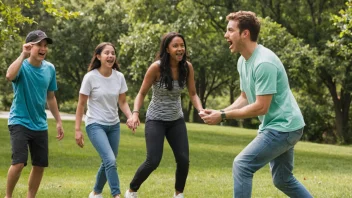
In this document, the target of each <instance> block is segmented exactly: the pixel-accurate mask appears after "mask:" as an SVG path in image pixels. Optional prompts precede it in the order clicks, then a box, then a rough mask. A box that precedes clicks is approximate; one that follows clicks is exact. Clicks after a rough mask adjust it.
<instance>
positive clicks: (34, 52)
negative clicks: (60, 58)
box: [30, 39, 48, 62]
mask: <svg viewBox="0 0 352 198" xmlns="http://www.w3.org/2000/svg"><path fill="white" fill-rule="evenodd" d="M47 53H48V42H47V40H45V39H43V40H41V41H40V42H38V43H36V44H33V46H32V48H31V55H30V59H31V60H32V61H33V62H41V61H42V60H44V59H45V56H46V54H47Z"/></svg>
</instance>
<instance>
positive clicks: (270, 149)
mask: <svg viewBox="0 0 352 198" xmlns="http://www.w3.org/2000/svg"><path fill="white" fill-rule="evenodd" d="M302 135H303V128H302V129H299V130H297V131H292V132H279V131H274V130H265V131H263V132H260V133H258V135H257V136H256V138H255V139H254V140H253V141H252V142H251V143H250V144H248V146H247V147H246V148H245V149H243V151H242V152H241V153H240V154H238V155H237V157H236V158H235V160H234V162H233V179H234V197H236V198H246V197H251V194H252V180H253V174H254V173H255V172H256V171H257V170H259V169H260V168H262V167H263V166H265V165H266V164H267V163H269V164H270V170H271V175H272V178H273V183H274V185H275V187H276V188H278V189H279V190H281V191H282V192H283V193H285V194H286V195H287V196H289V197H291V198H294V197H297V198H310V197H312V195H311V194H310V193H309V192H308V190H307V189H306V188H305V187H304V186H303V185H302V184H301V183H300V182H299V181H298V180H297V179H296V178H295V177H294V176H293V173H292V170H293V158H294V151H293V148H294V145H295V144H296V143H297V142H298V141H299V140H300V138H301V137H302Z"/></svg>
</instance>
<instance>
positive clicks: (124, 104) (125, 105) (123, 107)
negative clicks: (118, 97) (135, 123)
mask: <svg viewBox="0 0 352 198" xmlns="http://www.w3.org/2000/svg"><path fill="white" fill-rule="evenodd" d="M119 107H120V109H121V111H122V112H123V114H125V116H126V118H127V119H130V118H131V116H132V113H131V109H130V106H128V103H127V102H126V101H124V102H121V103H119Z"/></svg>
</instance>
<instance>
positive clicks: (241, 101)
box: [224, 96, 248, 111]
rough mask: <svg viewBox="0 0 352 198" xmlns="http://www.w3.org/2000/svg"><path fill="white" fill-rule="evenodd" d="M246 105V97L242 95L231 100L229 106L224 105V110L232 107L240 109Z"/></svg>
mask: <svg viewBox="0 0 352 198" xmlns="http://www.w3.org/2000/svg"><path fill="white" fill-rule="evenodd" d="M247 105H248V101H247V99H245V98H243V97H241V96H240V97H238V98H237V99H236V100H235V102H233V103H232V104H231V105H230V106H228V107H226V108H225V109H224V111H230V110H234V109H240V108H243V107H245V106H247Z"/></svg>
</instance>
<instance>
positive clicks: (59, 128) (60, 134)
mask: <svg viewBox="0 0 352 198" xmlns="http://www.w3.org/2000/svg"><path fill="white" fill-rule="evenodd" d="M56 130H57V136H56V139H58V140H62V139H63V138H64V136H65V133H64V128H63V127H62V124H61V123H57V124H56Z"/></svg>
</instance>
